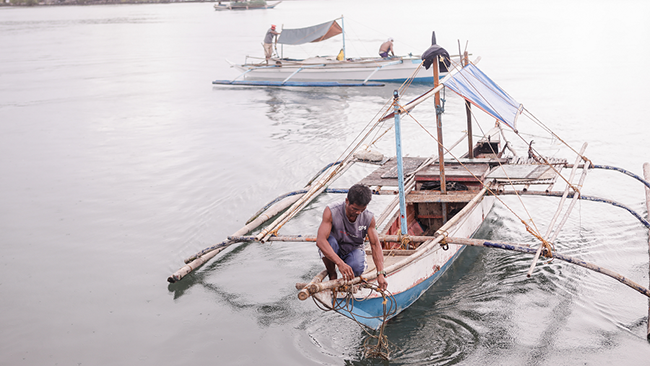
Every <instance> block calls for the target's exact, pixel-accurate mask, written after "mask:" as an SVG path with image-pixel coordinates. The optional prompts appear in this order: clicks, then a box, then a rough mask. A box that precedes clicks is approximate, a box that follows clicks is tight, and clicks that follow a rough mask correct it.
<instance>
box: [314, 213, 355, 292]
mask: <svg viewBox="0 0 650 366" xmlns="http://www.w3.org/2000/svg"><path fill="white" fill-rule="evenodd" d="M331 232H332V211H331V210H330V208H329V207H325V210H324V211H323V221H321V223H320V226H319V227H318V234H317V235H316V245H317V246H318V249H320V251H321V252H322V253H323V255H324V256H325V258H327V259H328V260H329V261H330V262H332V263H334V264H335V265H336V266H337V267H339V271H340V272H341V274H342V275H343V279H345V280H351V279H353V278H354V271H352V267H350V266H348V265H347V264H346V263H345V262H344V261H343V260H342V259H341V257H339V256H338V255H337V254H336V253H335V252H334V249H332V246H331V245H330V243H329V242H328V241H327V238H329V236H330V233H331ZM333 275H334V274H333ZM330 279H332V278H330Z"/></svg>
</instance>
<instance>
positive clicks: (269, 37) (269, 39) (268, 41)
mask: <svg viewBox="0 0 650 366" xmlns="http://www.w3.org/2000/svg"><path fill="white" fill-rule="evenodd" d="M278 34H280V33H278V32H276V31H275V24H272V25H271V28H269V30H268V31H267V32H266V36H264V57H266V64H267V65H268V64H269V59H270V58H271V56H272V55H273V38H275V37H277V36H278Z"/></svg>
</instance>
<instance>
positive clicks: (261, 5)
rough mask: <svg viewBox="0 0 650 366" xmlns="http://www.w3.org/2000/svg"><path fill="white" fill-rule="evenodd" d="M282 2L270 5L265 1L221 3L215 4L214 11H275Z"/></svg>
mask: <svg viewBox="0 0 650 366" xmlns="http://www.w3.org/2000/svg"><path fill="white" fill-rule="evenodd" d="M281 2H282V1H276V2H274V3H271V4H269V3H268V2H267V1H265V0H250V1H237V0H234V1H223V2H222V1H219V2H218V3H217V4H214V10H254V9H273V8H275V6H276V5H278V4H279V3H281Z"/></svg>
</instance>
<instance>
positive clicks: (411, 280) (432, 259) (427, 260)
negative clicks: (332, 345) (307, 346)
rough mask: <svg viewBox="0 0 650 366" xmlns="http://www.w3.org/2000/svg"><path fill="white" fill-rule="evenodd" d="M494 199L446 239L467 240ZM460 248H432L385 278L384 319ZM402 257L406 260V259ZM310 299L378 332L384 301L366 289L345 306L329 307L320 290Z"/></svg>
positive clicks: (428, 284)
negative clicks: (388, 297)
mask: <svg viewBox="0 0 650 366" xmlns="http://www.w3.org/2000/svg"><path fill="white" fill-rule="evenodd" d="M494 200H495V198H494V197H493V196H485V197H483V199H482V200H481V201H480V202H478V203H477V204H476V205H475V206H474V207H473V208H472V209H471V210H469V211H468V212H467V213H466V214H465V215H464V216H463V217H461V218H459V220H458V222H457V223H456V224H455V225H453V226H452V227H451V228H450V229H449V230H448V234H449V236H454V237H466V238H469V237H471V236H472V235H473V234H474V233H475V232H476V230H478V228H479V227H480V226H481V224H482V222H483V220H484V219H485V216H486V215H487V213H488V212H489V211H490V210H491V209H492V206H493V205H494ZM463 249H464V246H462V245H454V244H449V245H448V249H447V250H444V249H443V248H442V247H441V246H439V245H436V246H434V247H433V248H431V249H430V250H428V251H427V253H426V254H424V255H422V256H421V257H420V258H419V259H417V260H415V261H414V262H412V263H410V264H409V265H407V266H405V267H403V268H401V269H399V270H398V271H395V272H393V273H391V274H390V275H389V277H388V291H389V292H390V293H391V294H392V299H394V302H393V301H392V300H391V299H388V301H387V303H386V311H388V312H389V313H388V314H387V316H386V319H390V318H392V317H394V316H396V315H397V314H399V313H400V312H401V311H403V310H405V309H406V308H408V307H409V306H410V305H411V304H413V303H414V302H415V301H416V300H417V299H418V298H420V296H422V294H424V292H426V291H427V290H428V289H429V288H430V287H431V286H432V285H433V284H434V283H435V282H436V281H437V280H438V279H439V278H440V277H441V276H442V274H444V273H445V271H446V270H447V269H448V268H449V267H450V266H451V264H452V263H453V262H454V261H455V260H456V259H457V258H458V257H459V256H460V254H461V253H462V251H463ZM402 258H403V259H402V260H406V259H407V258H408V257H402ZM390 261H391V258H390V257H389V256H387V257H386V258H385V265H386V264H388V265H390V264H389V263H390ZM370 262H371V258H369V263H370ZM374 270H375V269H374V266H370V270H369V271H374ZM313 296H314V297H315V298H316V299H317V300H318V301H319V302H320V303H321V304H323V305H324V306H326V307H328V308H334V309H336V310H337V312H339V313H340V314H342V315H344V316H346V317H348V318H350V319H353V320H355V321H358V322H359V323H361V324H364V325H365V326H367V327H369V328H372V329H378V328H379V327H380V326H381V324H382V322H383V320H384V311H385V310H384V299H383V298H382V297H381V296H380V295H378V294H377V293H376V292H371V291H370V290H368V289H361V290H359V291H357V292H356V293H355V294H354V298H353V300H352V301H350V302H349V303H346V299H345V298H342V297H340V296H338V297H337V299H336V304H335V306H333V307H332V302H333V300H332V292H331V291H323V292H320V293H317V294H314V295H313Z"/></svg>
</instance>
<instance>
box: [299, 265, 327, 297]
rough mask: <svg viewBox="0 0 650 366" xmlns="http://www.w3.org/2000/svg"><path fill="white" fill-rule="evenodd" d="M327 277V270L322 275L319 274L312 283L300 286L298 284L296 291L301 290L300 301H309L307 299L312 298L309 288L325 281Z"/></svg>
mask: <svg viewBox="0 0 650 366" xmlns="http://www.w3.org/2000/svg"><path fill="white" fill-rule="evenodd" d="M325 276H327V270H326V269H325V270H323V271H322V272H321V273H319V274H317V275H316V276H315V277H314V278H313V279H312V280H311V281H309V283H305V284H298V283H297V284H296V289H298V290H300V292H298V298H299V299H300V300H307V298H308V297H309V296H310V294H309V290H308V289H307V288H308V287H310V286H311V285H313V284H316V283H320V282H323V279H324V278H325ZM302 285H304V286H302ZM299 286H300V287H299Z"/></svg>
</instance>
